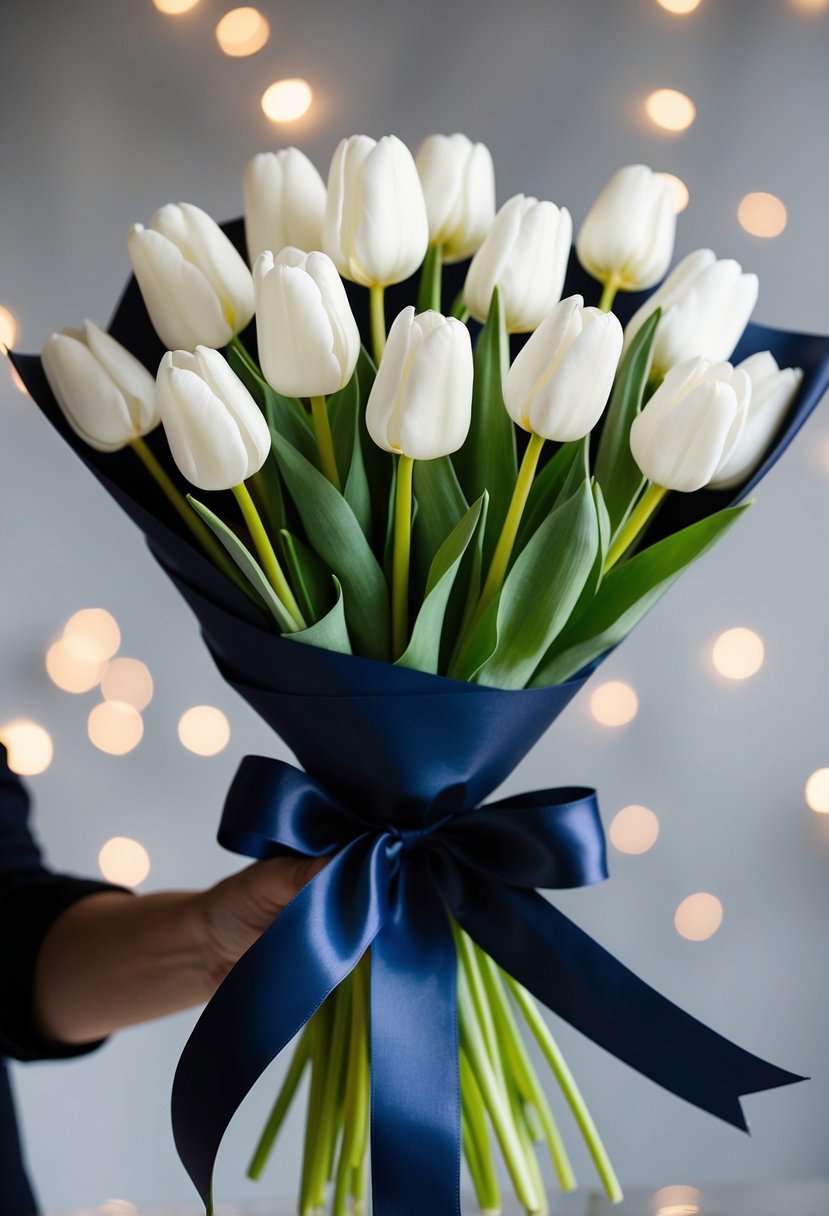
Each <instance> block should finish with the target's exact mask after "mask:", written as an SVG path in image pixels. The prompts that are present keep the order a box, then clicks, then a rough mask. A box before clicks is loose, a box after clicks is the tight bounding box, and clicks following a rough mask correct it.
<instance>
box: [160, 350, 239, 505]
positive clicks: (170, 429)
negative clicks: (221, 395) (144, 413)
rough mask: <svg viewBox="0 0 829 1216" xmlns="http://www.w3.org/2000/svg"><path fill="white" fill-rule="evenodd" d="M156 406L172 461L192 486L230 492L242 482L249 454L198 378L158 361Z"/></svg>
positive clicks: (237, 433)
mask: <svg viewBox="0 0 829 1216" xmlns="http://www.w3.org/2000/svg"><path fill="white" fill-rule="evenodd" d="M166 358H167V357H166V356H165V359H166ZM158 403H159V408H160V411H161V421H162V424H163V426H164V431H165V434H166V436H167V442H168V443H169V445H170V451H171V453H172V455H173V459H174V460H175V462H176V464H177V465H178V467H179V469H180V470H181V472H182V473H183V475H184V477H186V479H187V480H188V481H189V482H191V483H192V485H194V486H198V487H199V489H202V490H228V489H230V488H231V487H232V486H236V485H239V484H240V483H241V482H243V481H244V480H245V477H246V476H247V472H248V453H247V450H246V448H245V444H244V443H243V442H242V437H241V435H240V433H239V428H238V427H237V426H236V424H235V422H234V421H233V419H232V417H231V416H230V414H229V413H228V411H227V409H226V408H225V406H224V404H223V403H222V402H221V401H220V400H219V399H218V398H217V397H216V396H215V394H214V393H213V392H212V391H211V389H210V387H209V386H208V385H207V384H206V383H205V382H204V380H202V379H201V377H200V376H198V375H196V373H195V372H191V371H184V370H183V369H182V368H179V367H174V366H172V364H167V366H166V367H165V360H162V367H161V369H160V370H159V377H158Z"/></svg>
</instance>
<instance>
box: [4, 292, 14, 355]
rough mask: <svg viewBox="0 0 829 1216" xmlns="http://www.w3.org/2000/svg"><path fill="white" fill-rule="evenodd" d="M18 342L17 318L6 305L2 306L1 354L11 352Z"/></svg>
mask: <svg viewBox="0 0 829 1216" xmlns="http://www.w3.org/2000/svg"><path fill="white" fill-rule="evenodd" d="M16 341H17V318H16V317H15V315H14V313H13V312H10V311H9V309H8V308H6V306H5V305H4V304H0V354H5V353H6V351H7V350H11V349H12V347H13V346H14V344H15V342H16Z"/></svg>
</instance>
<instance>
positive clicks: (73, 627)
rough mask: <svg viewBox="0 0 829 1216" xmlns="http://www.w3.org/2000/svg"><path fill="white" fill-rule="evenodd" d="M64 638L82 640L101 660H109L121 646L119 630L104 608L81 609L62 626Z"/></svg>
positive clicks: (116, 623) (110, 614)
mask: <svg viewBox="0 0 829 1216" xmlns="http://www.w3.org/2000/svg"><path fill="white" fill-rule="evenodd" d="M63 636H64V637H65V638H82V639H83V640H84V641H85V642H88V643H89V644H90V646H93V647H94V648H95V649H96V650H97V652H98V656H99V658H100V659H102V660H106V659H111V658H112V656H113V655H114V654H115V652H116V651H117V650H118V647H119V646H120V645H121V630H120V629H119V627H118V622H117V621H116V619H115V617H114V616H113V615H112V613H111V612H107V610H106V609H105V608H82V609H81V610H80V612H76V613H74V615H73V616H71V617H70V618H69V620H68V621H67V622H66V625H65V626H64V630H63Z"/></svg>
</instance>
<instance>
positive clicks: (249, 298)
mask: <svg viewBox="0 0 829 1216" xmlns="http://www.w3.org/2000/svg"><path fill="white" fill-rule="evenodd" d="M179 206H180V209H181V212H182V215H183V217H184V221H185V224H186V226H187V231H188V237H189V242H188V247H189V249H190V251H191V254H188V252H187V250H186V249H184V248H182V252H183V253H184V255H185V257H187V258H188V260H190V261H193V262H194V263H195V265H196V266H198V267H199V268H200V269H201V270H202V271H203V273H204V274H205V276H206V277H207V281H208V282H209V283H210V285H211V287H212V288H213V290H214V291H215V292H216V295H217V296H218V297H219V300H220V301H221V304H222V310H223V312H224V316H225V319H226V320H227V322H228V324H229V325H230V326H231V327H232V329H233V332H234V333H239V332H240V330H243V329H244V328H245V326H246V325H247V324H248V322H249V321H250V319H251V317H252V316H253V309H254V298H253V279H252V278H251V274H250V271H249V270H248V268H247V265H246V264H245V260H244V258H243V257H242V255H241V254H240V253H239V251H238V249H236V247H235V245H234V244H233V242H232V241H231V240H230V238H229V237H228V236H226V235H225V234H224V232H222V230H221V228H220V227H219V225H218V224H217V223H216V221H215V220H214V219H212V218H211V217H210V216H209V215H208V214H207V212H206V211H202V209H201V207H194V206H193V204H192V203H180V204H179Z"/></svg>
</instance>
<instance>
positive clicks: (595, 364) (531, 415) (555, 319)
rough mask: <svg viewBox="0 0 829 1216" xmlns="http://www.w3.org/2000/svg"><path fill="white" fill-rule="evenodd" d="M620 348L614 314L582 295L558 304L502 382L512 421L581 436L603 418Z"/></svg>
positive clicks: (563, 437)
mask: <svg viewBox="0 0 829 1216" xmlns="http://www.w3.org/2000/svg"><path fill="white" fill-rule="evenodd" d="M621 351H622V326H621V324H620V323H619V321H618V319H617V318H616V317H615V316H614V315H613V313H608V312H600V311H599V309H598V308H585V307H584V301H583V300H582V297H581V296H569V297H568V298H567V299H566V300H562V301H561V302H560V303H559V304H556V306H555V308H554V309H553V310H552V312H551V313H550V314H549V315H548V316H547V317H545V319H544V320H543V321H542V322H541V324H540V325H539V327H538V329H537V330H536V331H535V333H534V334H533V335H532V337H531V338H530V340H529V341H528V342H527V344H526V346H524V348H523V349H522V350H521V352H520V353H519V354H518V355H517V357H516V359H515V362H514V363H513V364H512V367H511V368H510V369H509V371H508V372H507V375H506V379H505V381H504V403H505V405H506V407H507V412H508V413H509V415H510V417H511V418H512V420H513V422H517V423H518V425H519V426H521V427H523V428H524V430H525V431H532V432H534V433H535V434H536V435H540V436H541V437H542V438H543V439H553V440H556V441H558V442H559V443H568V442H569V441H570V440H572V439H582V438H583V437H584V436H585V435H587V434H588V433H589V432H590V431H592V429H593V427H594V426H595V425H596V423H597V422H598V420H599V418H600V417H601V413H602V410H603V409H604V407H605V405H606V403H607V399H608V397H609V395H610V390H611V388H612V387H613V378H614V376H615V375H616V368H617V367H618V364H619V356H620V354H621Z"/></svg>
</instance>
